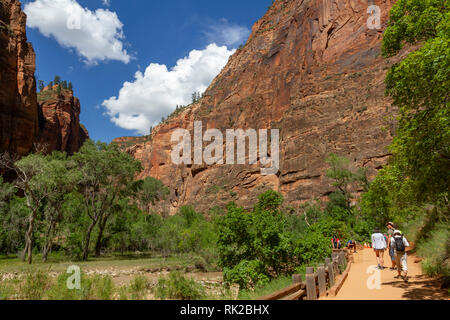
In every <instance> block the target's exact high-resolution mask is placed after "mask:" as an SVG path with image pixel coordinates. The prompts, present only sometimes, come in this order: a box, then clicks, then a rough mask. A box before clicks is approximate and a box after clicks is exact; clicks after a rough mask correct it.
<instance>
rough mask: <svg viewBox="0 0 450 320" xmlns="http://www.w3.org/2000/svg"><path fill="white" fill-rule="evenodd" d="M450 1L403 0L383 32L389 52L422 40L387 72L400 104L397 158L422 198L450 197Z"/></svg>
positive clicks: (385, 50)
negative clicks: (414, 49) (417, 46)
mask: <svg viewBox="0 0 450 320" xmlns="http://www.w3.org/2000/svg"><path fill="white" fill-rule="evenodd" d="M449 6H450V4H449V2H448V1H445V0H400V1H398V2H397V3H396V4H395V5H394V7H393V8H392V10H391V14H390V20H389V26H388V28H387V30H386V32H385V35H384V38H383V54H384V55H385V56H386V57H389V56H392V55H395V54H397V53H398V52H399V51H400V49H401V48H402V46H403V45H404V44H405V43H409V44H416V43H419V42H421V43H422V45H421V47H420V48H419V49H418V50H417V51H415V52H412V53H411V54H409V55H408V56H407V57H406V58H405V59H404V60H402V61H401V62H400V63H398V64H395V65H394V66H393V67H392V69H391V70H390V71H389V73H388V75H387V77H386V84H387V89H386V93H387V94H388V95H390V96H391V97H392V98H393V99H394V103H395V105H397V106H398V107H399V119H398V120H399V129H398V132H397V135H396V137H395V138H394V142H393V144H392V146H391V150H392V153H393V162H394V163H395V165H396V166H398V167H399V168H400V170H401V171H402V173H403V177H404V180H406V179H409V180H411V181H410V183H411V187H412V191H413V193H414V197H415V198H416V199H417V200H418V201H422V202H425V201H438V200H439V199H442V198H444V199H445V198H447V199H448V190H449V181H450V170H449V168H450V105H449V97H450V95H449V87H450V46H449V45H450V10H449V9H450V8H449ZM447 203H448V200H447Z"/></svg>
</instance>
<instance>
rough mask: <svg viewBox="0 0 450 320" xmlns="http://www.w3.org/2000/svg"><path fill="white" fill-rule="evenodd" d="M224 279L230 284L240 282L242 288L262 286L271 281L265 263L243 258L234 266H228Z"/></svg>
mask: <svg viewBox="0 0 450 320" xmlns="http://www.w3.org/2000/svg"><path fill="white" fill-rule="evenodd" d="M223 279H224V281H225V282H226V283H227V284H228V285H229V284H232V283H235V284H238V285H239V288H240V289H241V290H242V289H243V290H248V289H252V288H254V287H257V286H258V287H261V286H264V285H266V284H267V283H269V281H270V278H269V276H268V275H267V269H266V267H265V265H264V263H262V262H261V261H259V260H251V261H249V260H242V261H241V262H240V263H239V264H237V265H236V266H234V267H233V268H226V269H225V270H224V273H223Z"/></svg>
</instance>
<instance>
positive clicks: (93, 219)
mask: <svg viewBox="0 0 450 320" xmlns="http://www.w3.org/2000/svg"><path fill="white" fill-rule="evenodd" d="M72 160H73V161H74V162H75V163H76V167H77V169H78V170H77V171H78V178H77V188H78V192H79V193H81V194H82V196H83V199H84V207H85V212H86V214H87V215H88V216H89V219H90V224H89V226H88V228H87V230H86V233H85V239H84V248H83V256H82V258H83V260H87V259H88V255H89V246H90V242H91V235H92V231H93V230H94V228H95V227H96V226H97V225H98V226H99V230H98V236H97V242H96V250H95V251H96V254H98V255H99V254H100V249H101V240H102V237H103V231H104V229H105V227H106V224H107V222H108V220H109V218H110V217H111V215H112V214H114V213H115V212H116V211H115V210H114V203H115V202H116V201H118V200H119V199H120V197H121V196H124V195H126V189H127V188H128V186H129V183H130V182H131V181H132V180H133V179H134V176H135V174H136V173H138V172H139V171H140V170H142V166H141V164H140V162H139V161H137V160H135V159H133V158H132V157H131V156H130V155H128V154H126V153H122V152H120V151H119V149H118V147H117V145H115V144H111V145H107V144H105V143H101V142H97V143H94V142H92V141H87V142H86V143H85V144H84V145H83V147H82V148H81V150H80V152H78V153H76V154H75V155H74V156H73V157H72Z"/></svg>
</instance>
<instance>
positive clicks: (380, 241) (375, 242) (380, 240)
mask: <svg viewBox="0 0 450 320" xmlns="http://www.w3.org/2000/svg"><path fill="white" fill-rule="evenodd" d="M372 248H373V250H374V251H375V255H376V257H377V264H378V269H380V270H384V251H385V250H386V248H387V244H386V239H385V237H384V234H382V233H381V232H380V229H378V228H376V229H375V230H374V231H373V234H372Z"/></svg>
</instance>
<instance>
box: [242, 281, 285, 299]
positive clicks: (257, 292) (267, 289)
mask: <svg viewBox="0 0 450 320" xmlns="http://www.w3.org/2000/svg"><path fill="white" fill-rule="evenodd" d="M290 285H292V277H288V276H286V277H279V278H276V279H273V280H272V281H270V282H269V283H268V284H267V285H266V286H264V287H257V288H255V289H254V290H244V291H240V292H239V296H238V299H239V300H256V299H258V298H261V297H264V296H266V295H269V294H271V293H274V292H276V291H278V290H281V289H284V288H286V287H289V286H290Z"/></svg>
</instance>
